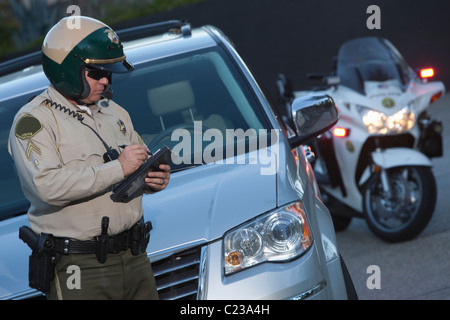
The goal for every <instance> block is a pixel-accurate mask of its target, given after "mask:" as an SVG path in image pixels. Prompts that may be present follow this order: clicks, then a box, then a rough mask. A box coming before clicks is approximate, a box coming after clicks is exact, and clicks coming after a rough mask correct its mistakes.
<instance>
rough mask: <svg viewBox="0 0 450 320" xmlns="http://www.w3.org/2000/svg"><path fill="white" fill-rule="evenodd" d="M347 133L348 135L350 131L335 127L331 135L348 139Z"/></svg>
mask: <svg viewBox="0 0 450 320" xmlns="http://www.w3.org/2000/svg"><path fill="white" fill-rule="evenodd" d="M349 133H350V130H349V129H346V128H341V127H336V128H334V129H333V135H334V136H335V137H338V138H345V137H348V134H349Z"/></svg>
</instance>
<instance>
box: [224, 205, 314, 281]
mask: <svg viewBox="0 0 450 320" xmlns="http://www.w3.org/2000/svg"><path fill="white" fill-rule="evenodd" d="M312 242H313V239H312V235H311V232H310V230H309V226H308V222H307V220H306V215H305V211H304V208H303V204H302V203H301V202H297V203H295V204H292V205H289V206H286V207H284V208H282V209H279V210H276V211H274V212H270V213H268V214H264V215H262V216H260V217H258V218H256V219H255V220H252V221H250V222H248V223H245V224H244V225H241V226H240V227H238V228H236V229H233V230H231V231H229V232H227V233H226V234H225V235H224V241H223V245H224V261H223V263H224V270H225V275H230V274H232V273H234V272H236V271H240V270H243V269H246V268H249V267H251V266H254V265H257V264H260V263H263V262H267V261H273V262H275V261H278V262H281V261H289V260H292V259H294V258H296V257H298V256H300V255H301V254H302V253H304V252H305V251H306V250H307V249H308V248H309V247H310V246H311V245H312Z"/></svg>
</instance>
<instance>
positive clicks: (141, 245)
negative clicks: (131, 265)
mask: <svg viewBox="0 0 450 320" xmlns="http://www.w3.org/2000/svg"><path fill="white" fill-rule="evenodd" d="M152 229H153V227H152V223H151V222H150V221H147V222H143V220H141V221H139V222H138V223H136V224H135V225H134V226H133V227H132V228H131V230H130V232H131V234H130V236H131V239H130V249H131V254H133V255H138V254H140V253H142V252H145V250H147V246H148V243H149V241H150V231H151V230H152Z"/></svg>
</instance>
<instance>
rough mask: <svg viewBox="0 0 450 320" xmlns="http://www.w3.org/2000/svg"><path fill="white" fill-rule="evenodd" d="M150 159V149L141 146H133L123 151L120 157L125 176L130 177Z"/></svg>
mask: <svg viewBox="0 0 450 320" xmlns="http://www.w3.org/2000/svg"><path fill="white" fill-rule="evenodd" d="M147 158H148V149H147V148H146V147H144V146H143V145H141V144H132V145H129V146H127V147H126V148H125V149H123V151H122V153H121V154H120V155H119V158H118V159H117V160H119V162H120V164H121V165H122V170H123V175H124V176H125V177H127V176H129V175H130V174H132V173H133V172H135V171H136V170H137V169H138V168H139V167H140V166H141V165H142V164H143V163H144V162H145V161H146V160H147Z"/></svg>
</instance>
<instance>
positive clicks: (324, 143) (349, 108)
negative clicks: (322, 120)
mask: <svg viewBox="0 0 450 320" xmlns="http://www.w3.org/2000/svg"><path fill="white" fill-rule="evenodd" d="M333 69H334V70H333V72H331V73H330V74H309V75H308V78H310V79H316V80H317V79H318V80H321V81H322V85H321V87H319V88H315V89H312V90H308V91H296V92H294V91H292V84H291V83H290V82H289V80H288V79H287V78H286V77H285V76H284V75H280V76H279V78H278V81H277V86H278V93H279V96H280V98H282V99H281V101H282V102H283V104H282V105H283V107H284V112H282V113H284V115H285V117H284V119H285V120H286V121H288V122H289V121H290V120H289V116H287V115H288V114H289V112H290V101H291V100H292V99H293V98H294V97H301V96H304V95H305V96H306V95H307V94H312V93H313V94H317V95H328V96H330V97H332V98H333V100H334V101H335V103H336V105H337V107H338V109H339V113H340V119H339V121H338V122H337V124H336V126H334V127H333V128H332V129H330V130H329V131H327V132H325V133H324V134H322V135H320V136H318V137H317V138H315V139H314V140H313V141H311V144H310V147H311V149H312V152H313V153H314V156H315V159H314V161H313V162H312V166H313V169H314V173H315V176H316V179H317V181H318V184H319V186H320V189H321V191H322V196H323V199H324V201H325V203H326V204H327V206H328V207H329V210H330V212H331V214H332V217H333V220H334V222H335V228H336V230H337V231H339V230H343V229H345V228H346V227H347V226H348V225H349V223H350V221H351V219H352V217H360V218H365V220H366V222H367V224H368V226H369V228H370V229H371V231H372V232H373V233H374V234H375V235H377V236H378V237H379V238H381V239H383V240H385V241H387V242H399V241H405V240H409V239H412V238H414V237H415V236H417V235H418V234H419V233H420V232H421V231H422V230H423V229H424V228H425V227H426V225H427V224H428V222H429V221H430V219H431V217H432V214H433V211H434V208H435V204H436V197H437V190H436V182H435V178H434V175H433V172H432V163H431V160H430V159H431V158H433V157H441V156H442V154H443V151H442V135H441V132H442V124H441V122H439V121H436V120H432V119H431V118H430V116H429V115H428V114H427V112H426V110H427V108H428V107H429V106H430V104H431V103H432V102H434V101H436V100H438V99H439V98H440V97H441V96H442V95H443V94H444V92H445V87H444V85H443V83H442V82H438V81H430V77H431V76H432V75H433V69H423V70H421V71H420V75H418V72H416V71H414V70H413V69H412V68H411V67H410V66H409V65H408V64H407V62H406V61H405V59H404V58H403V57H402V56H401V54H400V53H399V52H398V50H397V49H396V48H395V47H394V46H393V45H392V44H391V43H390V42H389V41H388V40H387V39H384V38H379V37H364V38H356V39H353V40H350V41H348V42H346V43H344V44H343V45H342V46H341V48H340V50H339V54H338V57H337V59H336V60H335V61H334V68H333ZM312 91H313V92H312Z"/></svg>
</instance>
